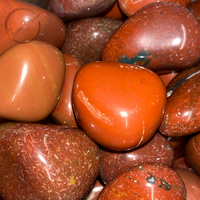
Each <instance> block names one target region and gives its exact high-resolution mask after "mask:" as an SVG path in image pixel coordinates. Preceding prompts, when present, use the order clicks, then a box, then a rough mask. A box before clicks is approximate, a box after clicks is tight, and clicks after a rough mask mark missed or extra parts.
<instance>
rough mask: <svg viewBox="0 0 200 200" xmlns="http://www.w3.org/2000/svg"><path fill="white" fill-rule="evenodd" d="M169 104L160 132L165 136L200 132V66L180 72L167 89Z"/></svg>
mask: <svg viewBox="0 0 200 200" xmlns="http://www.w3.org/2000/svg"><path fill="white" fill-rule="evenodd" d="M167 96H168V98H167V104H166V109H165V114H164V118H163V120H162V123H161V125H160V128H159V131H160V132H161V133H162V134H164V135H165V136H183V135H191V134H194V133H197V132H199V131H200V65H198V66H196V67H193V68H190V69H187V70H184V71H182V72H180V73H179V74H178V75H177V76H176V77H175V78H174V79H173V80H172V81H171V82H170V84H169V85H168V87H167Z"/></svg>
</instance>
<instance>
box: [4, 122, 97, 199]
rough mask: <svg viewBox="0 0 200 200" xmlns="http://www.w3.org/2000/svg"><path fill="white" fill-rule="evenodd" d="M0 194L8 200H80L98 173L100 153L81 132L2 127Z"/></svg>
mask: <svg viewBox="0 0 200 200" xmlns="http://www.w3.org/2000/svg"><path fill="white" fill-rule="evenodd" d="M0 138H1V139H0V169H1V173H0V193H1V194H2V196H3V197H5V199H8V200H22V199H25V200H29V199H31V200H38V199H40V200H47V199H48V200H61V199H62V200H69V199H71V200H72V199H73V200H75V199H81V198H82V197H83V195H84V194H85V193H86V192H87V191H88V190H89V189H90V187H91V186H92V184H93V183H94V181H95V179H96V177H97V175H98V171H99V162H100V160H99V158H100V150H99V148H98V146H97V145H96V144H95V143H94V142H93V141H92V140H91V139H90V138H88V137H87V136H86V135H85V134H84V132H82V131H81V130H79V129H70V128H67V127H64V126H59V125H41V124H40V125H39V124H23V123H7V124H3V125H1V126H0Z"/></svg>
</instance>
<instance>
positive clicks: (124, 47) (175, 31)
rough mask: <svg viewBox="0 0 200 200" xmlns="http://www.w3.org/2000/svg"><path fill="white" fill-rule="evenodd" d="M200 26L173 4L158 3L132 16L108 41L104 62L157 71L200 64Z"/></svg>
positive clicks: (191, 16)
mask: <svg viewBox="0 0 200 200" xmlns="http://www.w3.org/2000/svg"><path fill="white" fill-rule="evenodd" d="M199 58H200V24H199V23H198V21H197V19H196V18H195V17H194V16H193V14H191V13H190V11H189V10H188V9H187V8H185V7H183V6H181V5H178V4H176V3H173V2H155V3H151V4H149V5H147V6H144V7H143V8H141V9H140V10H138V11H137V12H136V13H135V14H133V15H132V16H131V17H129V18H128V19H127V20H126V21H125V22H124V23H123V25H122V26H120V27H119V28H118V29H117V30H116V31H115V32H114V34H113V35H112V36H111V37H110V39H109V40H108V41H107V42H106V44H105V46H104V48H103V51H102V60H104V61H115V62H123V63H129V64H136V65H140V66H143V67H146V68H149V69H151V70H153V71H156V72H160V73H161V72H162V71H163V70H164V71H165V70H168V71H176V70H183V69H186V68H189V67H192V66H194V65H195V64H197V63H199Z"/></svg>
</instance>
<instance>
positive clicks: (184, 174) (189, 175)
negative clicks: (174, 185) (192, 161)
mask: <svg viewBox="0 0 200 200" xmlns="http://www.w3.org/2000/svg"><path fill="white" fill-rule="evenodd" d="M174 170H175V171H176V172H177V173H178V174H179V175H180V177H181V179H182V180H183V182H184V184H185V188H186V194H187V200H199V197H200V177H199V176H198V175H197V174H195V173H193V172H191V171H188V170H187V169H180V168H176V169H174Z"/></svg>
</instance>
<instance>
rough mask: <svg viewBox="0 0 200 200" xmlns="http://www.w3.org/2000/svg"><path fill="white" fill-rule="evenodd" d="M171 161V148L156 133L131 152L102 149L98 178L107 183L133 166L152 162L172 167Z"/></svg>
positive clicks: (172, 157)
mask: <svg viewBox="0 0 200 200" xmlns="http://www.w3.org/2000/svg"><path fill="white" fill-rule="evenodd" d="M173 159H174V151H173V148H172V146H171V145H170V143H169V142H168V141H167V139H166V138H165V137H164V136H162V135H160V134H159V133H157V134H155V135H154V136H153V138H152V139H151V140H150V141H148V142H147V143H145V144H144V145H142V146H141V147H139V148H137V149H134V150H131V151H126V152H116V151H111V150H107V149H102V151H101V164H100V177H101V179H102V180H103V182H104V183H108V182H110V181H112V180H113V179H114V178H116V177H117V176H118V175H120V174H122V173H123V172H125V171H126V170H127V169H129V168H131V167H133V166H135V165H138V164H143V163H147V162H152V163H158V164H163V165H167V166H172V162H173Z"/></svg>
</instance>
